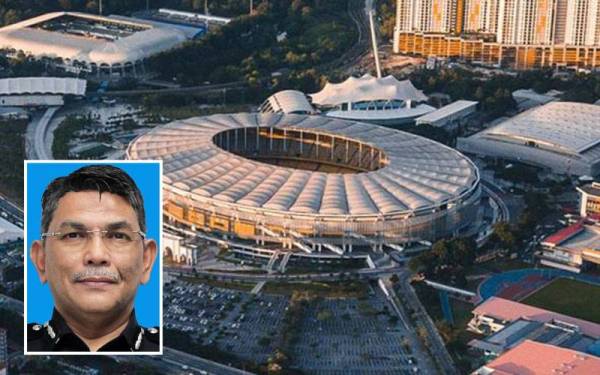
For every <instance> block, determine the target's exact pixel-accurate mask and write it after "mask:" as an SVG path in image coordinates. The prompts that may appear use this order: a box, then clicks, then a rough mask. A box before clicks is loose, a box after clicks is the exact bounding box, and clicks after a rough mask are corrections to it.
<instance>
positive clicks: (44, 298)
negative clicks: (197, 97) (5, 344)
mask: <svg viewBox="0 0 600 375" xmlns="http://www.w3.org/2000/svg"><path fill="white" fill-rule="evenodd" d="M89 164H92V163H90V162H85V161H81V162H75V161H74V162H72V163H71V162H69V163H36V162H33V161H32V162H29V163H28V164H27V170H26V174H27V186H26V190H27V191H26V198H25V199H26V207H27V212H26V213H25V215H26V218H27V243H26V244H25V245H26V247H25V259H26V262H27V263H26V267H27V280H26V288H27V300H26V306H25V308H26V309H27V322H28V323H32V322H38V323H39V322H42V323H43V322H46V321H48V320H50V317H51V316H52V308H53V306H54V302H53V300H52V295H51V294H50V288H49V287H48V284H45V285H42V283H41V282H40V279H39V277H38V274H37V272H36V270H35V267H34V265H33V263H32V262H31V259H30V258H29V249H30V248H31V243H32V242H33V241H35V240H39V239H40V233H41V215H42V194H43V193H44V190H45V189H46V186H47V185H48V184H49V183H50V182H51V181H52V180H54V179H55V178H57V177H61V176H66V175H68V174H69V173H71V172H73V171H75V170H76V169H78V168H81V167H83V166H86V165H89ZM94 164H110V165H114V166H116V167H119V168H121V169H123V170H124V171H125V172H127V174H129V175H130V176H131V178H133V180H134V181H135V183H136V184H137V185H138V187H139V189H140V191H141V192H142V196H143V197H144V208H145V210H146V226H147V235H148V238H152V239H154V240H155V241H156V242H157V248H158V251H157V257H156V261H155V262H154V267H153V269H152V275H151V278H150V281H149V282H148V283H147V284H146V285H141V286H140V287H139V289H138V293H137V296H136V298H135V313H136V317H137V320H138V322H139V323H140V324H141V325H142V326H146V327H148V326H158V325H159V323H160V303H161V301H160V271H161V266H160V263H161V258H162V256H161V250H160V249H161V248H160V238H159V235H160V206H161V202H160V178H161V176H160V164H159V162H152V163H125V162H114V163H113V162H104V163H94Z"/></svg>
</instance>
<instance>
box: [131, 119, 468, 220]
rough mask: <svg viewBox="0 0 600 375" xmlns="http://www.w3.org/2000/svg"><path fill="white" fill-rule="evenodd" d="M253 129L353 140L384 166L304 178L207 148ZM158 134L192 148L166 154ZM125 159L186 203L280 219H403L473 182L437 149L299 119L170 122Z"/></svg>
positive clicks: (361, 127)
mask: <svg viewBox="0 0 600 375" xmlns="http://www.w3.org/2000/svg"><path fill="white" fill-rule="evenodd" d="M257 125H258V126H261V127H266V126H269V127H272V128H274V129H293V130H294V131H302V130H306V131H308V132H310V133H312V134H314V132H317V133H321V134H328V135H330V134H331V135H335V136H337V137H344V138H350V139H353V140H354V141H361V142H363V143H364V144H366V145H368V146H369V147H375V148H376V149H380V150H382V151H383V153H384V154H385V156H386V158H387V160H388V163H387V164H386V165H384V166H382V167H381V168H379V169H376V170H373V171H367V172H360V173H345V174H338V173H325V172H318V171H307V170H299V169H293V168H289V167H283V166H277V165H271V164H265V163H263V162H260V161H257V160H251V159H246V158H244V157H242V156H238V155H235V154H233V153H231V152H228V151H225V150H224V149H221V148H219V147H218V146H217V145H216V144H215V143H214V142H213V138H214V137H215V136H216V135H217V134H218V133H221V132H222V131H224V130H231V129H239V130H237V131H238V132H239V134H243V131H244V128H247V129H250V128H255V127H256V126H257ZM175 134H176V135H175ZM232 134H233V133H232ZM163 135H167V136H168V137H169V141H168V142H170V143H177V142H178V140H177V138H180V139H181V140H182V141H184V140H185V141H186V142H191V140H194V141H195V142H194V145H195V146H191V148H189V149H186V150H185V151H183V152H182V150H180V149H177V151H172V152H173V154H169V153H168V152H166V151H165V150H166V149H165V147H164V146H162V145H159V144H158V143H157V142H156V141H155V140H156V139H157V138H158V139H161V138H162V137H163ZM194 147H195V148H194ZM363 156H364V155H363ZM128 157H129V158H131V159H153V158H162V159H163V160H164V171H165V175H166V176H167V178H168V181H167V180H165V182H167V183H168V185H170V186H172V187H174V188H176V189H180V190H182V192H181V193H183V194H185V192H189V193H190V194H191V198H192V199H200V200H202V199H209V200H213V201H214V203H215V204H218V205H219V206H222V205H223V204H225V205H228V206H230V207H231V208H234V209H246V210H248V209H252V210H257V212H258V211H263V212H274V211H275V212H278V213H280V214H281V215H295V214H301V215H310V216H322V217H346V216H348V215H351V216H353V215H355V216H371V217H379V216H380V215H391V214H399V213H405V212H408V211H412V210H421V209H425V208H432V207H436V206H438V205H440V204H443V203H445V202H447V201H451V200H452V199H460V197H461V196H462V195H464V194H467V193H468V192H470V191H471V190H472V189H474V188H476V186H477V182H478V181H479V174H478V172H477V169H476V167H475V166H474V165H473V163H471V162H470V160H468V159H467V158H466V157H464V156H463V155H462V154H460V153H459V152H457V151H455V150H453V149H451V148H448V147H446V146H443V145H441V144H439V143H436V142H433V141H431V140H428V139H425V138H422V137H418V136H415V135H412V134H409V133H404V132H401V131H397V130H393V129H388V128H383V127H380V126H377V125H371V124H364V123H359V122H354V121H345V120H339V119H328V118H324V117H320V116H306V115H280V114H229V115H217V116H208V117H196V118H193V119H188V120H185V121H178V122H175V123H171V124H169V125H166V126H162V127H157V128H155V129H153V130H152V131H151V132H149V133H147V134H145V135H143V136H141V137H139V138H138V139H136V140H135V141H134V142H132V144H131V145H130V146H129V149H128ZM166 188H167V189H169V187H166Z"/></svg>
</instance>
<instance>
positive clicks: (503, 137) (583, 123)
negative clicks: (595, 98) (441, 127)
mask: <svg viewBox="0 0 600 375" xmlns="http://www.w3.org/2000/svg"><path fill="white" fill-rule="evenodd" d="M472 137H477V138H482V137H484V138H490V139H497V140H500V141H504V142H512V143H518V144H523V143H528V142H530V143H531V145H532V146H535V147H541V148H544V149H546V150H551V151H553V152H557V153H565V154H570V155H578V154H579V155H582V154H589V157H591V158H592V159H594V160H595V159H598V158H599V157H600V154H598V150H597V148H598V147H597V146H598V144H600V106H597V105H593V104H585V103H575V102H551V103H548V104H546V105H543V106H539V107H536V108H533V109H530V110H528V111H525V112H523V113H521V114H519V115H517V116H514V117H512V118H510V119H508V120H506V121H504V122H502V123H500V124H499V125H496V126H494V127H492V128H489V129H487V130H484V131H482V132H480V133H477V134H475V135H474V136H472ZM586 156H588V155H586Z"/></svg>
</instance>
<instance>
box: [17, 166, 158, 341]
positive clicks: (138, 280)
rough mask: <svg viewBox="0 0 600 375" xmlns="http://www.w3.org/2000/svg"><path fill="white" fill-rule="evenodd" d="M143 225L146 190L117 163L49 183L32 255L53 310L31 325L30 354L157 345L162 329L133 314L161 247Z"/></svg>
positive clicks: (81, 169) (43, 198)
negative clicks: (143, 324) (45, 319)
mask: <svg viewBox="0 0 600 375" xmlns="http://www.w3.org/2000/svg"><path fill="white" fill-rule="evenodd" d="M145 230H146V219H145V213H144V203H143V198H142V195H141V193H140V191H139V189H138V187H137V186H136V184H135V182H134V181H133V179H131V177H130V176H129V175H127V174H126V173H125V172H124V171H123V170H121V169H119V168H117V167H114V166H109V165H91V166H86V167H83V168H80V169H78V170H77V171H75V172H73V173H71V174H70V175H68V176H66V177H59V178H57V179H55V180H54V181H52V182H51V183H50V184H49V185H48V187H47V188H46V190H45V192H44V194H43V197H42V232H43V233H42V234H41V239H40V240H38V241H34V242H33V243H32V246H31V252H30V256H31V259H32V262H33V264H34V265H35V268H36V270H37V273H38V275H39V277H40V280H41V282H42V283H46V282H48V284H49V286H50V291H51V293H52V297H53V299H54V311H53V313H52V318H51V319H50V321H48V322H46V323H44V324H35V323H34V324H29V325H28V327H27V328H28V329H27V351H28V352H46V351H56V352H60V351H82V352H85V351H91V352H107V351H110V352H131V351H134V352H137V351H140V352H157V351H158V350H159V336H160V335H159V332H158V329H157V328H143V327H140V326H139V325H138V323H137V320H136V318H135V311H134V299H135V295H136V292H137V288H138V286H139V285H140V284H145V283H147V282H148V281H149V280H150V273H151V270H152V266H153V264H154V261H155V258H156V252H157V249H156V242H155V241H154V240H152V239H148V238H146V235H145V233H144V232H145Z"/></svg>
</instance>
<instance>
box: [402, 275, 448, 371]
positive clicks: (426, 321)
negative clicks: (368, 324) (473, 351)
mask: <svg viewBox="0 0 600 375" xmlns="http://www.w3.org/2000/svg"><path fill="white" fill-rule="evenodd" d="M398 276H399V277H400V281H399V282H398V285H399V286H400V288H399V292H400V293H402V295H403V296H404V297H405V298H404V299H405V300H406V301H408V304H409V305H410V307H411V308H412V310H413V311H414V316H415V317H416V318H415V319H416V320H418V321H420V322H421V324H422V325H423V326H424V327H425V329H426V330H427V333H428V335H427V337H428V339H429V340H428V342H429V346H428V348H429V350H430V352H431V356H432V357H433V359H434V360H435V361H436V362H437V364H438V367H439V368H440V369H441V371H442V373H443V374H448V375H453V374H458V371H457V369H456V367H455V366H454V362H453V361H452V357H451V356H450V353H448V351H447V350H446V346H445V344H444V340H443V339H442V337H441V336H440V334H439V333H438V331H437V328H436V327H435V324H434V323H433V321H432V320H431V317H430V316H429V314H427V311H426V310H425V308H424V307H423V305H422V304H421V301H419V297H418V296H417V294H416V293H415V291H414V289H413V288H412V286H411V285H410V276H411V274H410V273H409V272H403V273H401V274H399V275H398Z"/></svg>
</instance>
